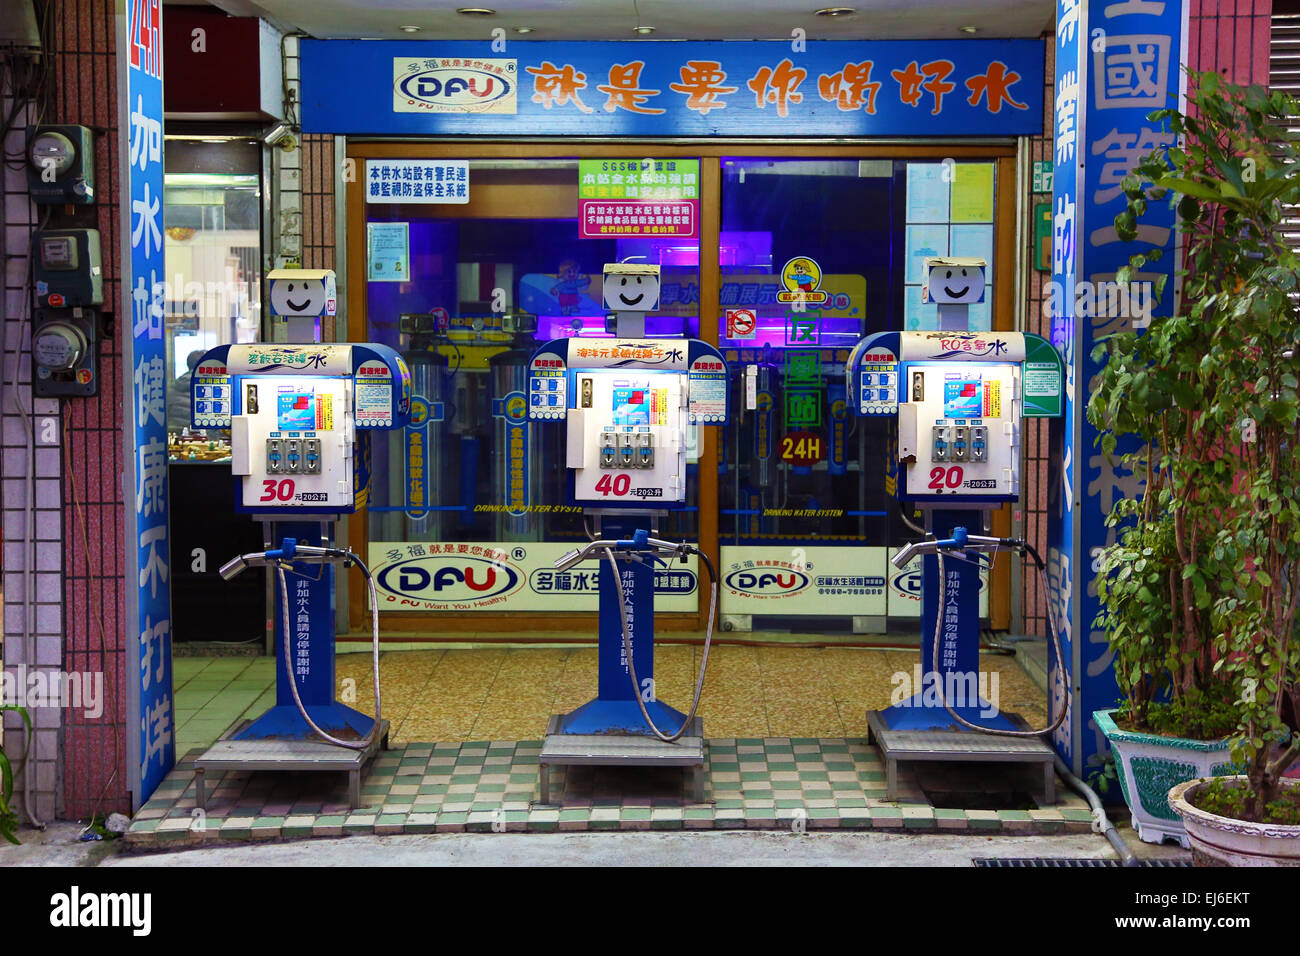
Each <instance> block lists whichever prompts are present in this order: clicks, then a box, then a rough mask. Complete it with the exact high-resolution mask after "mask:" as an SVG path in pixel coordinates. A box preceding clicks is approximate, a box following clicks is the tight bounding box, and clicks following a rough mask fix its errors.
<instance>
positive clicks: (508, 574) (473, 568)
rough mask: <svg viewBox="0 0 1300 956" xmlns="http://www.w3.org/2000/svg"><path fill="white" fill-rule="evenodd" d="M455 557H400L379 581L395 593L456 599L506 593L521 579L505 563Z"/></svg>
mask: <svg viewBox="0 0 1300 956" xmlns="http://www.w3.org/2000/svg"><path fill="white" fill-rule="evenodd" d="M454 560H455V562H456V563H454V564H451V563H447V564H444V563H441V562H439V563H437V564H433V563H432V562H430V561H429V559H428V558H416V559H414V560H410V561H403V562H401V563H400V564H394V565H391V566H390V567H387V568H384V570H383V571H381V572H380V573H379V584H380V586H381V587H383V588H385V589H386V590H389V591H393V592H396V593H397V594H404V595H409V596H411V597H424V598H426V599H437V600H452V601H458V600H481V599H483V598H490V597H495V596H497V595H500V594H506V593H508V592H510V591H512V590H514V588H515V587H516V586H517V585H518V584H519V583H520V581H521V580H522V579H521V577H520V575H519V573H518V572H517V571H516V570H515V569H514V568H512V567H511V566H510V565H508V564H504V563H500V562H496V561H491V560H489V559H487V558H476V557H472V556H469V555H457V556H456V558H455V559H454Z"/></svg>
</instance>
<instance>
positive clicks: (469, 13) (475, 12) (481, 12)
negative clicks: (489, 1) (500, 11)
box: [456, 7, 497, 17]
mask: <svg viewBox="0 0 1300 956" xmlns="http://www.w3.org/2000/svg"><path fill="white" fill-rule="evenodd" d="M456 12H457V13H459V14H461V15H462V16H466V17H494V16H496V15H497V12H496V11H495V10H489V9H488V8H487V7H459V8H457V10H456Z"/></svg>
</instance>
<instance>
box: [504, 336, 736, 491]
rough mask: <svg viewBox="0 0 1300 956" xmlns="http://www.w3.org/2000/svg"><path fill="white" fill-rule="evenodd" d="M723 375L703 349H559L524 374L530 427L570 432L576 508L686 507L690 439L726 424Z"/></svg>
mask: <svg viewBox="0 0 1300 956" xmlns="http://www.w3.org/2000/svg"><path fill="white" fill-rule="evenodd" d="M727 401H728V390H727V366H726V363H725V362H724V361H723V359H722V355H721V353H719V352H718V350H717V349H715V348H713V346H711V345H709V344H708V343H706V342H701V341H699V340H697V339H619V338H615V339H597V338H591V339H581V338H572V339H555V340H554V341H551V342H547V343H546V344H545V345H543V346H541V347H540V348H539V349H538V350H537V351H536V352H535V353H534V354H533V357H532V360H531V361H530V363H529V369H528V417H529V419H530V420H532V421H536V422H548V421H550V422H560V421H563V422H565V424H566V433H565V442H564V445H563V450H564V460H565V465H566V466H567V467H568V469H569V474H570V500H571V503H573V504H575V505H580V506H593V505H594V506H599V507H602V508H642V509H647V508H649V509H656V508H663V507H666V506H668V505H676V504H681V503H682V502H684V501H685V500H686V471H687V447H688V444H690V442H689V440H688V439H689V437H690V436H689V435H688V429H690V428H693V427H696V426H699V425H722V424H725V423H726V421H727Z"/></svg>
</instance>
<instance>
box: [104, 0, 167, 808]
mask: <svg viewBox="0 0 1300 956" xmlns="http://www.w3.org/2000/svg"><path fill="white" fill-rule="evenodd" d="M117 64H118V90H119V102H118V124H119V126H118V128H119V135H120V143H119V156H120V167H119V168H120V169H122V170H123V174H122V176H121V184H122V185H121V195H120V199H119V203H120V209H121V217H122V218H121V224H120V227H119V231H120V233H121V237H122V250H121V252H122V268H121V271H120V273H119V275H120V276H121V284H122V287H121V296H122V298H121V306H120V311H119V315H120V316H121V317H122V319H123V321H121V322H120V323H119V327H120V328H121V331H122V384H123V406H122V414H123V416H124V418H125V420H124V422H123V427H124V429H125V432H126V434H125V436H124V441H123V446H122V458H123V466H124V467H123V480H124V487H123V493H124V494H125V498H126V508H125V518H126V520H125V522H124V525H125V529H124V536H125V539H126V541H127V545H126V556H125V561H124V562H123V565H124V571H125V574H126V607H127V615H126V621H125V628H126V634H127V640H126V642H125V649H126V658H127V664H128V667H127V674H128V677H127V680H128V682H129V683H128V685H127V686H128V691H127V735H126V736H127V754H128V758H127V760H128V767H127V779H128V781H129V786H130V789H131V794H132V803H133V807H134V808H138V807H139V806H140V805H141V804H143V803H144V802H145V801H146V800H147V799H149V796H150V794H152V793H153V791H154V789H155V788H157V786H158V784H159V783H160V782H161V781H162V779H163V777H165V776H166V775H167V772H168V771H169V770H171V768H172V765H173V764H174V763H175V762H176V735H175V727H176V721H175V709H174V702H173V698H172V660H171V656H172V655H171V646H172V642H171V585H170V575H169V573H168V563H169V562H170V560H171V554H170V544H169V539H168V533H167V505H168V486H167V360H166V353H165V348H166V340H165V337H164V333H163V314H164V310H163V301H164V298H165V292H164V287H163V281H164V276H165V275H166V270H165V269H164V266H163V238H162V237H163V215H162V199H163V156H162V151H163V127H162V118H163V97H162V81H163V64H162V0H117Z"/></svg>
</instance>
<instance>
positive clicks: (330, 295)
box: [266, 269, 339, 342]
mask: <svg viewBox="0 0 1300 956" xmlns="http://www.w3.org/2000/svg"><path fill="white" fill-rule="evenodd" d="M266 278H267V279H268V280H269V282H270V283H271V290H270V304H271V315H273V316H274V317H275V318H277V319H279V320H282V321H283V322H284V323H285V324H286V327H287V328H286V332H287V333H288V337H287V339H285V341H289V342H319V341H320V339H321V337H320V334H319V333H320V323H321V320H322V319H324V318H326V317H329V316H333V315H334V314H335V313H337V312H338V298H339V294H338V288H337V284H336V280H335V277H334V272H333V270H330V269H274V270H272V271H271V272H270V273H269V274H268V275H267V277H266ZM278 338H279V337H278V336H277V339H278Z"/></svg>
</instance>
